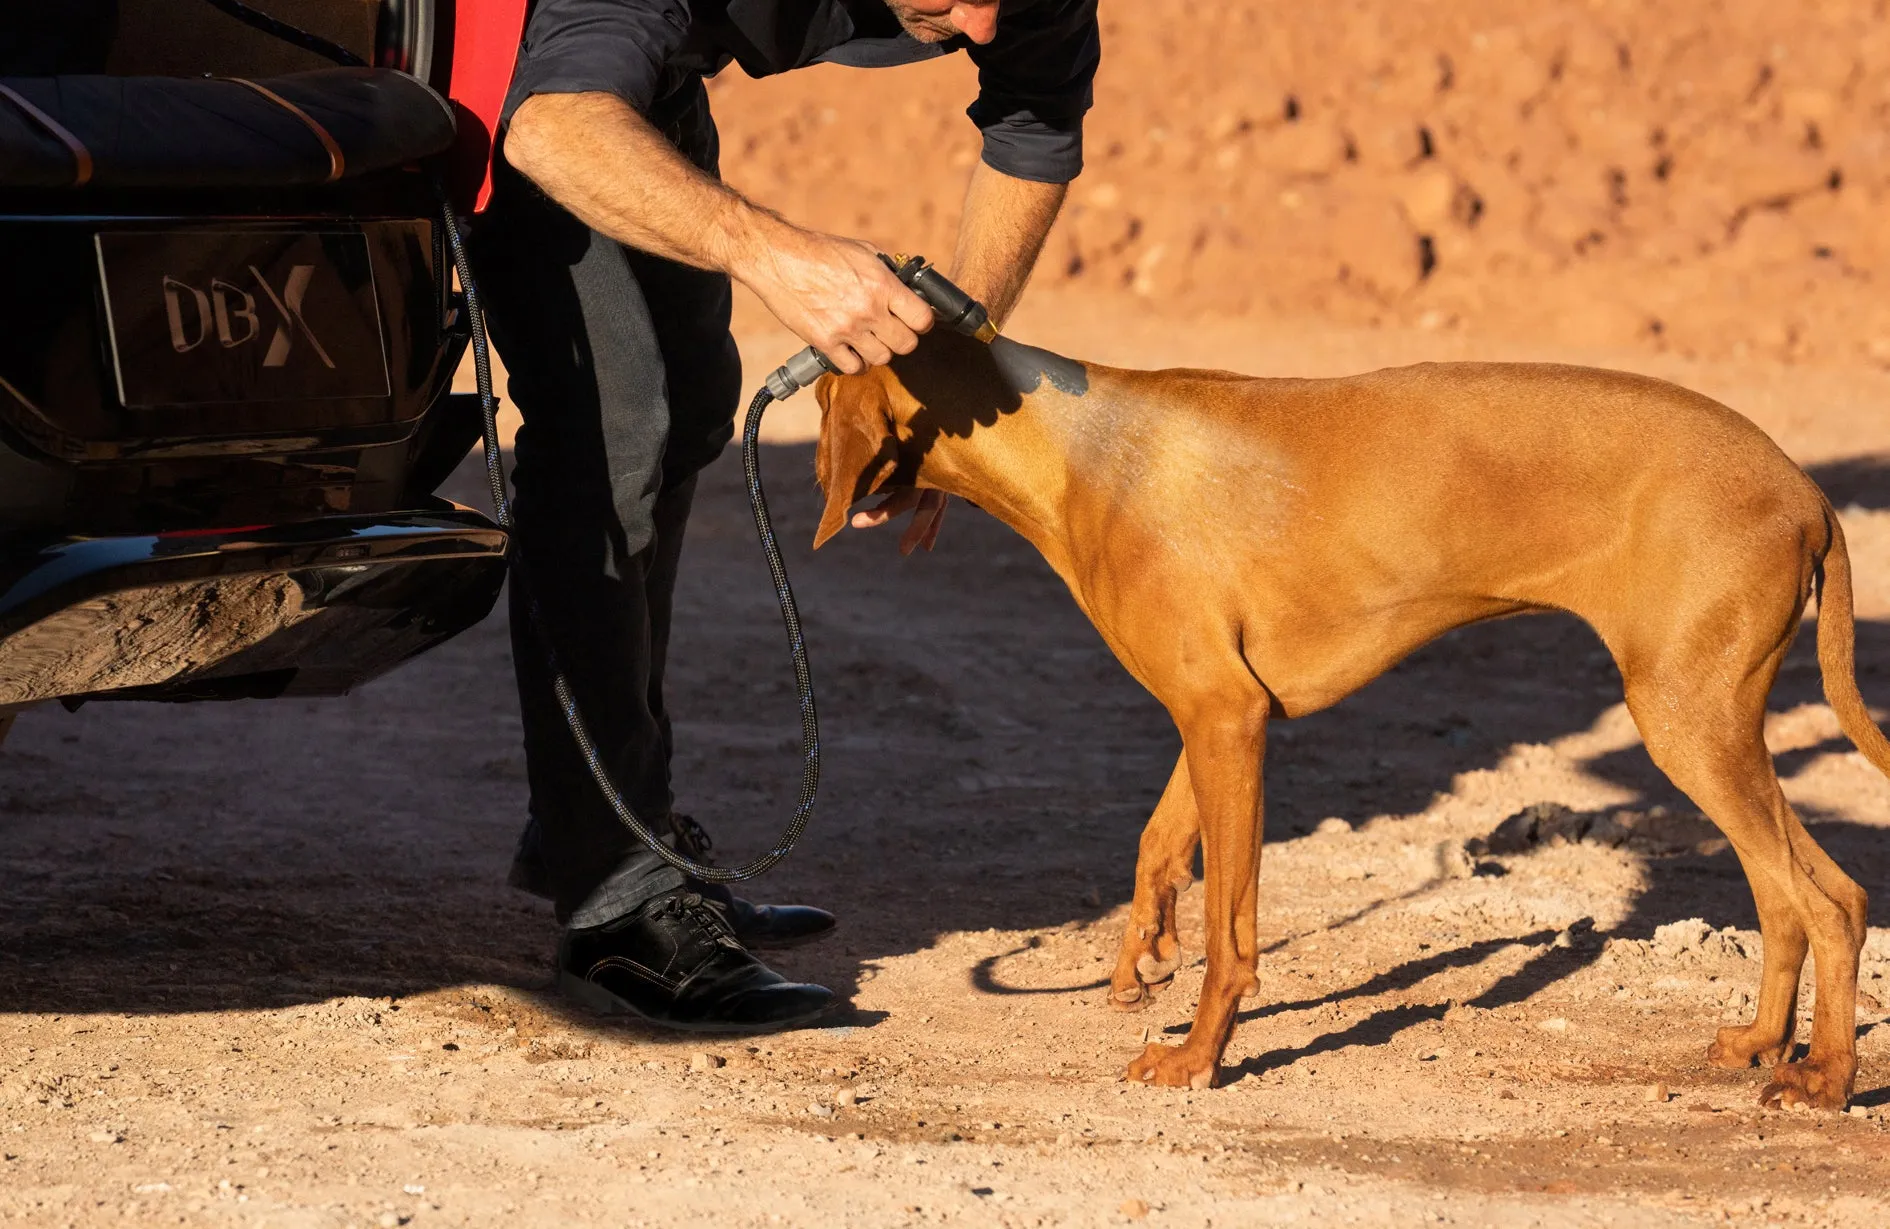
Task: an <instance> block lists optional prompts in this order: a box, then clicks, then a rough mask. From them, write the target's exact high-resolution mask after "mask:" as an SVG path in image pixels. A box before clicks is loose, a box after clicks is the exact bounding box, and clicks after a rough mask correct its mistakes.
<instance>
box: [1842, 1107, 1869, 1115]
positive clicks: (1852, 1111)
mask: <svg viewBox="0 0 1890 1229" xmlns="http://www.w3.org/2000/svg"><path fill="white" fill-rule="evenodd" d="M1844 1112H1845V1113H1847V1114H1849V1115H1850V1116H1851V1117H1853V1118H1868V1117H1870V1110H1869V1109H1868V1108H1866V1107H1865V1106H1862V1105H1853V1106H1851V1108H1849V1109H1847V1110H1845V1111H1844Z"/></svg>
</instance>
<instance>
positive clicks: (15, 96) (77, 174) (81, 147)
mask: <svg viewBox="0 0 1890 1229" xmlns="http://www.w3.org/2000/svg"><path fill="white" fill-rule="evenodd" d="M0 98H5V99H6V100H7V101H8V102H10V103H12V104H13V105H14V106H16V107H18V108H19V109H20V110H22V111H24V112H26V114H27V115H29V116H31V117H32V119H33V122H34V123H36V124H38V125H39V126H40V127H41V128H44V129H45V130H46V131H47V132H49V133H51V134H52V135H53V137H54V138H55V139H57V140H58V141H59V143H60V144H61V145H64V146H65V147H66V149H67V150H69V151H70V152H71V154H72V186H73V187H75V188H83V187H84V186H85V185H86V184H88V183H90V182H91V181H92V151H91V150H89V149H87V148H86V147H85V142H83V141H81V140H79V138H77V137H75V136H73V135H72V134H71V133H70V132H68V131H67V130H66V126H65V125H64V124H61V123H60V122H59V121H58V120H56V119H54V118H53V117H52V116H50V115H48V114H46V113H45V112H44V111H42V110H40V109H39V108H38V107H36V106H34V105H33V104H32V103H30V102H28V101H27V100H26V99H24V98H22V97H20V94H19V91H18V90H15V89H14V88H13V87H12V86H9V85H5V84H0Z"/></svg>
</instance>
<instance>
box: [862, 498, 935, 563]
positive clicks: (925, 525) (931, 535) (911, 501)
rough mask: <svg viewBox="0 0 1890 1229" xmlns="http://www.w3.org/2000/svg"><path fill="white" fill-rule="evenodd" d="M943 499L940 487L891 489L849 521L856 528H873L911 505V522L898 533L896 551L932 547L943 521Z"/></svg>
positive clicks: (907, 552)
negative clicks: (935, 488)
mask: <svg viewBox="0 0 1890 1229" xmlns="http://www.w3.org/2000/svg"><path fill="white" fill-rule="evenodd" d="M945 502H946V496H945V492H943V491H933V490H921V489H919V488H918V487H907V488H905V489H904V490H902V491H894V492H893V493H892V494H891V495H888V496H887V497H886V498H884V499H882V500H880V501H879V502H878V503H877V504H875V505H873V506H872V507H871V508H868V509H867V510H866V511H864V512H855V513H854V514H853V520H852V522H851V523H852V525H853V527H854V528H855V529H873V528H876V527H877V526H880V525H884V524H885V523H886V522H887V521H890V520H892V519H893V518H894V517H895V516H898V515H899V514H900V513H902V512H905V511H907V510H908V509H910V510H911V512H912V523H911V524H910V525H907V526H906V531H905V532H904V533H903V534H900V535H899V553H900V554H902V555H910V554H911V553H912V552H913V551H915V550H917V549H919V548H920V547H921V546H923V547H924V548H925V549H927V550H931V549H932V547H933V545H934V544H936V543H937V542H938V530H939V526H941V525H943V524H944V523H945Z"/></svg>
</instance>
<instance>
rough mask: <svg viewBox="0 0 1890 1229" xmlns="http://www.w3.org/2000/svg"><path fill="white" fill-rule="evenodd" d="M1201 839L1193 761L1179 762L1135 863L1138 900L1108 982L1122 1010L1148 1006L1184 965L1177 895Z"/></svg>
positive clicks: (1188, 877) (1115, 1003) (1190, 870)
mask: <svg viewBox="0 0 1890 1229" xmlns="http://www.w3.org/2000/svg"><path fill="white" fill-rule="evenodd" d="M1200 839H1201V825H1200V823H1199V821H1198V820H1197V819H1196V818H1195V809H1194V783H1193V782H1192V781H1191V780H1189V778H1188V757H1187V755H1186V753H1183V754H1182V755H1181V757H1180V758H1179V759H1177V760H1176V761H1175V771H1174V772H1173V773H1172V774H1171V775H1170V776H1169V778H1168V788H1167V789H1165V790H1163V791H1162V797H1161V801H1160V802H1158V803H1156V804H1155V813H1154V814H1153V815H1151V816H1149V819H1148V826H1147V827H1146V828H1144V829H1142V846H1141V849H1140V851H1139V852H1138V853H1137V855H1136V859H1135V898H1134V900H1132V901H1131V902H1130V903H1129V924H1128V926H1127V927H1126V928H1124V930H1123V932H1122V948H1121V951H1120V953H1119V954H1118V955H1117V957H1116V971H1115V974H1114V975H1113V976H1112V977H1110V979H1109V1001H1110V1003H1111V1004H1112V1005H1113V1006H1115V1007H1116V1008H1118V1009H1120V1010H1123V1011H1136V1010H1139V1009H1140V1008H1143V1007H1146V1006H1148V1001H1149V999H1150V998H1151V997H1153V996H1154V994H1155V991H1156V989H1157V988H1158V987H1160V986H1161V985H1163V984H1164V983H1166V982H1167V981H1168V979H1169V978H1170V977H1172V976H1174V972H1175V970H1176V969H1177V968H1178V967H1180V965H1181V932H1180V928H1179V927H1178V926H1177V925H1176V922H1175V895H1176V893H1178V892H1180V891H1181V889H1183V888H1185V887H1187V886H1188V884H1189V883H1191V882H1192V881H1193V879H1194V871H1193V864H1194V847H1195V844H1196V843H1197V842H1198V841H1199V840H1200Z"/></svg>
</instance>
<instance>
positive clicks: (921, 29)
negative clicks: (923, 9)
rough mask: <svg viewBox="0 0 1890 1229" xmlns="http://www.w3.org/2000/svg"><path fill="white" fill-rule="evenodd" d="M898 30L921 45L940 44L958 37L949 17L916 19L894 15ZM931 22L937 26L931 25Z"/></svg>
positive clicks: (910, 15)
mask: <svg viewBox="0 0 1890 1229" xmlns="http://www.w3.org/2000/svg"><path fill="white" fill-rule="evenodd" d="M896 16H897V17H898V18H899V25H900V28H902V29H903V30H905V32H906V33H907V34H910V35H911V36H912V37H913V38H915V39H917V40H918V41H919V42H921V43H942V42H945V41H946V40H948V39H953V38H956V37H958V27H957V26H955V25H953V24H952V19H951V18H950V17H949V16H939V17H934V18H930V19H927V18H924V17H918V16H915V15H913V14H910V13H899V14H896ZM932 22H937V23H939V24H937V25H933V24H931V23H932Z"/></svg>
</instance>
